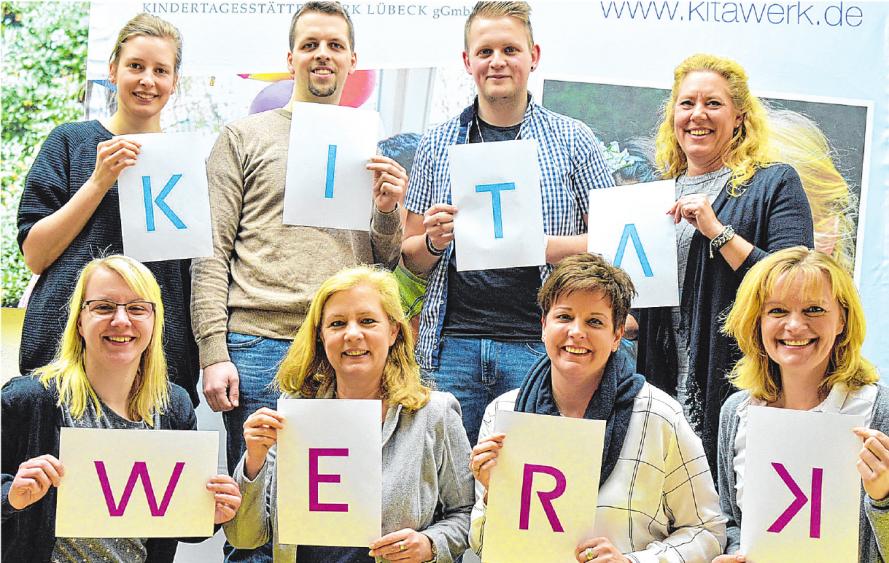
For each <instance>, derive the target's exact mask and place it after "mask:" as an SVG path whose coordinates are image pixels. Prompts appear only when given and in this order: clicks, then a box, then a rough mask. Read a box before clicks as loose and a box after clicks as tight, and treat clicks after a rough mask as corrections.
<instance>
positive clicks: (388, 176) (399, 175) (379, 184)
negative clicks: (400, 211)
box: [367, 154, 407, 213]
mask: <svg viewBox="0 0 889 563" xmlns="http://www.w3.org/2000/svg"><path fill="white" fill-rule="evenodd" d="M367 169H368V170H370V171H371V172H373V174H374V185H373V200H374V205H375V206H376V208H377V209H379V210H380V211H382V212H383V213H391V212H393V211H395V208H396V207H397V205H398V204H399V203H403V202H404V192H405V190H406V188H407V171H405V169H404V167H403V166H401V165H400V164H398V163H397V162H395V161H394V160H392V159H391V158H389V157H387V156H382V155H379V154H378V155H376V156H374V157H372V158H371V159H370V162H368V163H367Z"/></svg>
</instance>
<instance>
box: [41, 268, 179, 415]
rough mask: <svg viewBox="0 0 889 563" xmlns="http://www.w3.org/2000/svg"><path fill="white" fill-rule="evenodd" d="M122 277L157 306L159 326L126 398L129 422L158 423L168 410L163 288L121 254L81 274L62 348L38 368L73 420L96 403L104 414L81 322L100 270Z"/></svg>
mask: <svg viewBox="0 0 889 563" xmlns="http://www.w3.org/2000/svg"><path fill="white" fill-rule="evenodd" d="M100 268H102V269H105V270H110V271H112V272H114V273H116V274H118V275H119V276H120V277H121V278H123V280H124V281H125V282H126V284H127V285H128V286H129V287H130V289H131V290H133V292H134V293H136V294H137V295H139V296H140V297H141V298H143V299H145V300H147V301H151V302H152V303H154V323H153V331H152V333H151V339H150V340H149V341H148V347H147V348H146V349H145V351H144V352H142V358H141V360H140V361H139V368H138V372H137V374H136V379H135V381H133V386H132V388H131V389H130V395H129V398H128V399H127V411H128V415H129V418H131V419H133V420H142V421H144V422H145V423H146V424H148V425H149V426H152V425H153V424H154V415H155V414H162V413H163V411H164V409H166V407H167V405H168V403H169V399H170V390H169V384H168V382H167V361H166V359H165V358H164V349H163V333H164V304H163V300H162V299H161V290H160V287H158V285H157V281H156V280H155V279H154V275H153V274H152V273H151V271H150V270H149V269H148V268H146V267H145V266H144V265H142V264H140V263H139V262H137V261H136V260H133V259H132V258H129V257H127V256H122V255H120V254H115V255H112V256H107V257H105V258H97V259H95V260H93V261H91V262H90V263H89V264H87V265H86V266H85V267H84V268H83V270H82V271H81V272H80V277H79V278H78V279H77V284H76V285H75V286H74V292H73V293H72V294H71V299H70V301H69V304H68V321H67V323H66V325H65V330H64V332H63V333H62V340H61V342H60V343H59V350H58V352H57V353H56V357H55V359H53V361H52V362H50V363H49V364H47V365H45V366H43V367H40V368H37V369H36V370H34V374H35V375H37V376H38V377H39V378H40V382H41V383H43V386H44V387H46V388H47V389H48V388H49V386H50V385H53V386H55V388H56V390H57V391H58V393H59V405H60V406H61V405H66V406H67V407H68V408H69V409H70V411H71V415H72V416H73V417H74V418H80V417H82V416H83V414H84V412H85V411H86V407H87V404H88V403H89V402H90V401H92V403H93V406H94V407H95V411H96V413H97V414H98V415H99V416H101V414H102V406H101V401H100V400H99V397H98V396H97V395H96V392H95V391H94V390H93V387H92V385H91V384H90V381H89V378H88V377H87V374H86V371H85V370H84V361H83V360H84V357H85V355H86V354H87V353H88V352H89V351H88V350H87V349H86V348H85V344H84V339H83V337H81V336H80V331H79V330H78V320H79V319H80V315H81V309H82V308H83V303H84V296H85V292H86V284H87V282H88V281H89V279H90V276H91V275H92V274H93V272H95V271H96V270H98V269H100Z"/></svg>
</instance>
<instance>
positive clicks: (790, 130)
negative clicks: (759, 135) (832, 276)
mask: <svg viewBox="0 0 889 563" xmlns="http://www.w3.org/2000/svg"><path fill="white" fill-rule="evenodd" d="M766 111H767V114H768V120H769V138H770V140H771V153H772V155H773V156H774V158H775V160H779V161H781V162H786V163H788V164H790V165H791V166H793V168H794V170H796V172H797V174H799V177H800V180H801V181H802V183H803V189H804V190H805V191H806V197H807V198H808V199H809V205H810V206H811V208H812V220H813V222H814V227H815V250H820V251H821V252H823V253H825V254H829V255H830V256H832V257H833V258H834V259H836V260H837V262H839V263H840V265H842V266H843V267H844V268H846V270H847V271H849V272H852V270H853V268H854V255H855V221H854V218H855V215H856V213H857V209H858V206H857V198H856V197H855V194H854V193H853V192H852V191H851V189H850V187H849V184H848V183H847V182H846V179H845V178H843V175H842V174H840V171H839V170H837V167H836V165H835V164H834V162H833V158H832V154H833V152H834V151H833V150H832V149H831V147H830V143H829V142H828V140H827V137H825V136H824V133H823V132H821V129H820V128H819V127H818V124H817V123H815V122H814V121H812V120H811V119H809V118H808V117H806V116H805V115H803V114H801V113H797V112H795V111H790V110H782V109H772V108H766Z"/></svg>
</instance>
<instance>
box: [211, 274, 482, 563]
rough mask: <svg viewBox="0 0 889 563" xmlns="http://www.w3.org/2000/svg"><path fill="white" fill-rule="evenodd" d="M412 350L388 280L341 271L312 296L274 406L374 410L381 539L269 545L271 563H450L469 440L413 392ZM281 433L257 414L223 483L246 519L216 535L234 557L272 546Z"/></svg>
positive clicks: (462, 544) (430, 396) (439, 405)
mask: <svg viewBox="0 0 889 563" xmlns="http://www.w3.org/2000/svg"><path fill="white" fill-rule="evenodd" d="M413 347H414V341H413V336H412V333H411V329H410V325H409V324H408V322H407V320H406V319H405V317H404V313H403V312H402V308H401V299H400V297H399V293H398V283H397V282H396V280H395V276H393V275H392V274H391V273H390V272H387V271H383V270H378V269H375V268H371V267H368V266H360V267H356V268H349V269H346V270H342V271H341V272H339V273H337V274H335V275H334V276H332V277H331V278H329V279H328V280H326V281H325V282H324V283H322V284H321V286H320V287H319V288H318V292H317V293H316V294H315V298H314V299H313V300H312V304H311V305H310V307H309V311H308V313H307V314H306V319H305V321H304V322H303V324H302V326H301V327H300V329H299V332H298V333H297V335H296V338H295V339H294V340H293V344H292V345H291V347H290V351H289V352H288V353H287V356H286V358H285V359H284V361H283V362H282V364H281V367H280V368H279V370H278V374H277V375H276V376H275V383H276V384H277V386H278V387H279V388H280V389H281V390H282V391H283V393H284V394H283V398H293V399H300V398H309V399H379V400H380V401H381V404H382V413H381V422H382V435H383V451H382V458H383V483H382V489H383V506H382V519H383V530H382V531H383V534H384V535H383V536H382V537H380V538H379V539H377V540H375V541H374V542H373V543H372V544H371V545H370V546H355V547H330V546H311V545H300V546H293V545H282V544H279V543H277V542H276V543H275V545H274V558H275V561H293V560H294V558H296V559H297V560H298V561H304V560H305V561H372V560H373V559H372V557H376V558H377V560H380V559H382V558H386V559H392V558H393V555H397V556H398V557H397V559H398V560H399V561H411V562H421V561H453V560H454V559H456V558H457V557H459V556H460V555H461V554H462V553H463V551H464V550H465V549H466V547H467V544H468V535H469V513H470V511H471V509H472V502H473V485H472V484H473V480H472V475H471V474H470V473H469V468H468V467H467V466H466V460H468V459H469V454H470V449H469V440H468V439H467V438H466V431H465V430H464V429H463V424H462V422H461V420H462V418H461V414H460V406H459V404H458V403H457V400H456V399H455V398H454V397H453V395H450V394H449V393H439V392H434V391H430V390H429V388H427V387H426V386H425V385H423V383H422V382H421V380H420V369H419V367H418V366H417V362H416V360H415V359H414V353H413ZM284 424H286V420H285V419H284V417H283V416H282V415H281V414H280V413H278V412H277V411H275V410H272V409H269V408H266V407H263V408H261V409H259V410H257V411H256V412H255V413H253V414H252V415H250V417H248V418H247V421H246V422H245V423H244V441H245V443H246V445H247V450H246V452H245V454H244V457H242V458H241V461H240V463H238V466H237V467H236V468H235V473H234V477H235V480H236V481H237V482H238V483H239V484H240V486H241V490H242V491H243V492H244V504H245V506H249V507H250V508H247V509H246V510H244V511H242V512H241V513H240V514H239V515H238V516H236V517H235V519H234V520H232V521H231V522H230V523H229V524H228V525H226V526H225V534H226V536H227V537H228V541H229V542H230V543H231V544H232V545H234V546H235V547H237V548H239V549H252V548H255V547H257V546H260V545H263V544H265V543H266V542H267V541H268V540H269V539H272V538H277V531H276V526H277V521H278V520H277V516H276V511H277V506H276V497H277V479H276V478H275V475H276V463H275V461H276V457H275V456H276V448H275V444H276V442H277V432H278V430H280V429H281V428H283V426H284ZM368 547H369V548H370V556H368Z"/></svg>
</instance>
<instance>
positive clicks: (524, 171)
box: [448, 139, 546, 272]
mask: <svg viewBox="0 0 889 563" xmlns="http://www.w3.org/2000/svg"><path fill="white" fill-rule="evenodd" d="M448 155H449V156H448V164H449V166H450V170H451V198H452V203H453V204H454V205H455V206H457V209H459V210H460V212H459V213H457V214H456V215H455V216H454V252H455V259H456V265H457V271H458V272H464V271H467V270H488V269H493V268H517V267H522V266H542V265H543V264H545V263H546V240H545V238H544V232H543V204H542V203H541V195H540V173H539V170H538V164H537V141H535V140H533V139H527V140H520V141H500V142H494V143H474V144H463V145H453V146H451V147H448Z"/></svg>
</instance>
